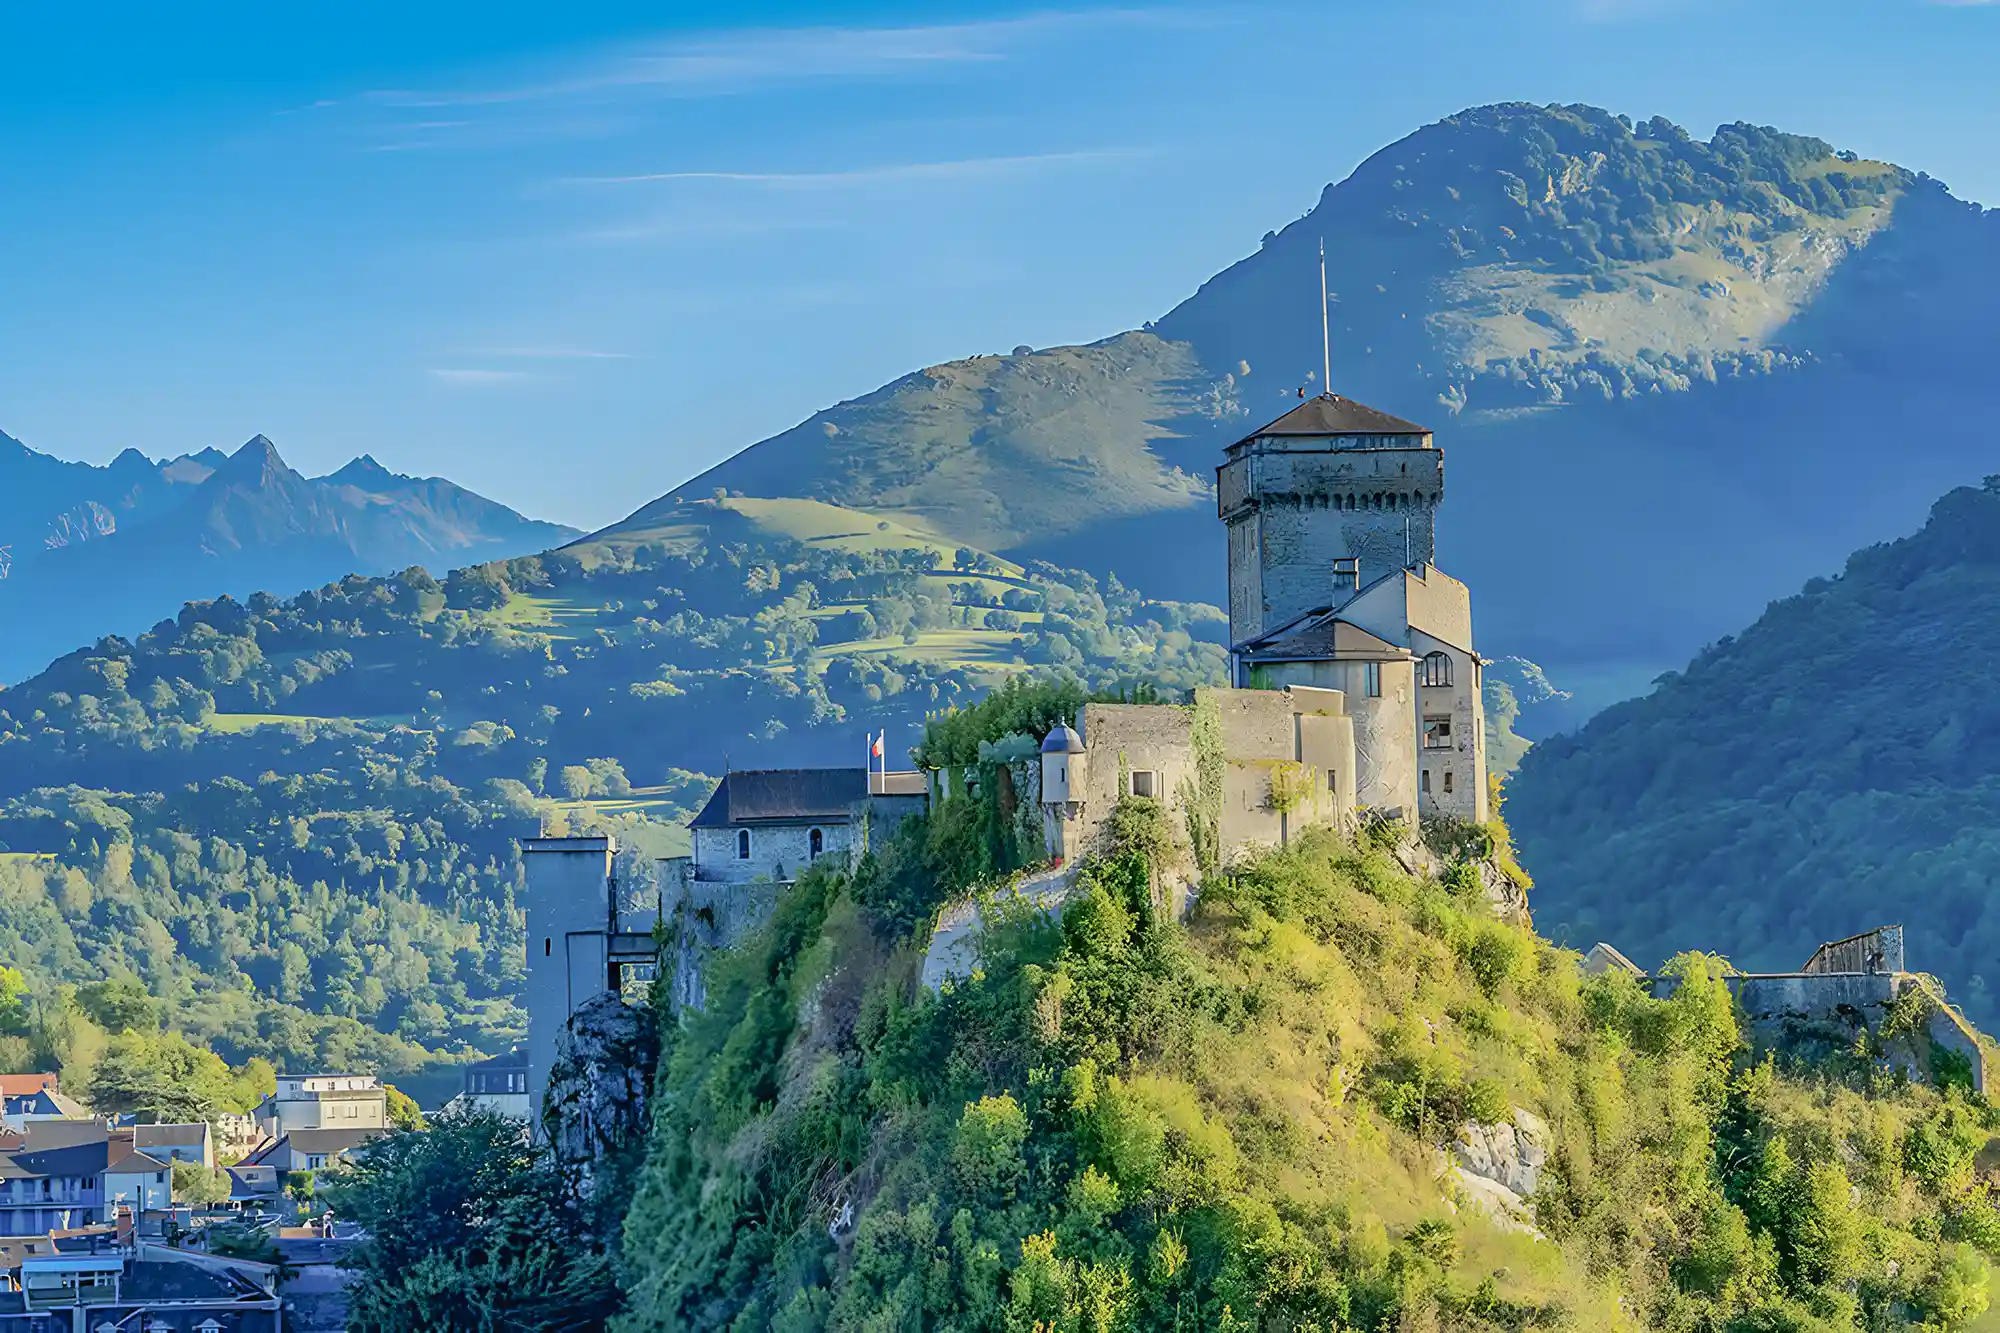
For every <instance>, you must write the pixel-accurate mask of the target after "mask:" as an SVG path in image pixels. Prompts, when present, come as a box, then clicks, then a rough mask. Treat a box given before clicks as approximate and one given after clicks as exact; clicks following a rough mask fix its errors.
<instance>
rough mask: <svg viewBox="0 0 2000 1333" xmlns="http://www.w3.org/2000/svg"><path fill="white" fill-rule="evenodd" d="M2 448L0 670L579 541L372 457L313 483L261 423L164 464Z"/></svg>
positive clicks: (124, 455)
mask: <svg viewBox="0 0 2000 1333" xmlns="http://www.w3.org/2000/svg"><path fill="white" fill-rule="evenodd" d="M6 444H7V446H9V447H8V448H7V449H6V451H5V453H4V454H0V481H6V482H11V483H12V484H11V485H7V486H0V493H5V494H6V496H7V498H6V499H4V500H0V546H7V545H11V546H12V548H13V549H12V560H11V568H10V569H9V570H8V573H7V575H6V577H5V578H4V579H0V623H5V624H7V625H9V627H10V629H12V630H13V632H12V633H10V634H9V635H8V636H7V642H6V644H5V646H4V647H0V680H6V679H19V678H21V677H23V676H25V675H27V674H28V673H30V672H32V671H34V670H36V669H38V668H40V667H41V666H43V665H45V664H46V663H48V662H49V661H50V660H52V659H54V658H55V657H57V656H58V655H60V654H62V653H64V652H66V651H68V650H70V649H72V648H74V647H75V646H76V645H77V644H78V643H80V642H81V643H88V642H91V641H94V640H96V639H97V638H99V637H101V636H102V635H104V634H106V633H136V632H137V631H139V630H141V629H143V628H145V626H147V625H149V624H151V623H152V622H154V621H156V620H158V619H160V618H162V617H164V616H170V615H172V614H174V613H175V612H176V611H178V610H179V609H180V607H181V605H182V604H183V603H184V602H188V601H194V600H202V599H207V598H212V597H215V596H217V595H218V594H222V593H234V594H235V595H237V596H239V597H240V596H247V595H248V594H249V593H251V592H254V591H271V590H274V589H275V590H276V591H279V592H286V593H288V592H293V591H297V590H298V589H300V588H306V587H313V586H317V585H319V584H323V583H326V582H329V581H331V580H334V579H338V578H340V577H342V576H344V575H346V574H350V573H364V574H379V573H389V572H392V571H393V570H396V569H401V568H404V567H406V566H408V565H413V564H421V563H424V562H426V561H430V562H436V561H438V560H439V558H440V557H442V558H444V559H447V560H451V561H453V562H458V561H460V560H463V561H464V562H466V563H478V562H479V561H481V560H491V559H500V558H506V557H510V556H514V555H521V554H527V553H529V552H532V551H538V550H544V549H547V548H548V547H551V546H555V545H560V544H561V543H562V542H564V541H567V540H569V539H570V538H572V537H574V536H575V535H577V534H576V530H575V529H573V528H567V527H564V526H562V525H560V524H554V523H544V522H540V521H538V520H534V519H528V518H525V517H523V516H522V515H520V514H518V513H516V512H515V511H513V510H512V509H509V508H507V507H506V506H505V505H501V504H499V503H497V502H495V501H492V500H488V499H486V498H485V497H483V496H479V495H477V494H475V493H473V492H471V491H468V490H465V489H464V488H463V487H460V486H457V485H456V484H454V483H452V482H450V481H447V480H445V479H443V478H439V477H429V478H416V477H406V476H402V475H399V474H397V473H393V472H390V471H389V470H388V469H386V468H384V467H382V466H381V465H380V464H379V463H377V462H375V461H374V460H373V458H372V457H369V456H368V455H363V456H362V458H358V459H356V460H354V461H353V462H350V463H349V464H347V465H346V466H345V467H343V468H342V469H340V471H339V472H338V473H336V474H334V475H335V476H336V477H340V478H342V480H339V481H337V482H336V481H334V480H333V479H332V478H309V477H306V476H304V475H303V474H301V473H299V472H298V471H297V470H295V469H294V468H292V467H291V465H290V464H288V463H287V462H286V461H285V459H284V456H283V455H282V454H281V453H280V452H279V450H278V447H277V445H276V444H275V443H274V442H273V441H272V440H271V439H270V437H268V436H266V435H264V434H262V433H261V432H260V433H258V434H256V435H253V436H252V437H251V438H250V439H248V440H246V441H245V442H244V443H243V444H241V445H239V446H238V447H237V448H236V449H235V450H234V451H233V452H231V453H229V454H223V453H221V451H219V450H215V449H212V448H211V449H205V450H203V451H201V452H199V453H196V454H189V455H182V456H181V457H179V458H175V459H170V460H166V461H164V462H159V463H155V462H153V461H152V460H150V459H147V458H146V457H145V455H143V454H141V453H139V452H138V451H137V450H136V449H127V450H125V451H123V452H121V453H120V454H119V455H118V457H117V458H116V459H114V460H113V461H112V462H111V463H110V464H109V465H107V466H105V467H102V468H97V467H93V466H92V465H90V464H83V463H65V462H63V461H61V460H58V459H53V458H50V457H49V456H48V455H46V454H40V453H37V452H36V451H34V450H32V449H30V448H28V446H26V445H24V444H21V442H20V441H18V440H13V439H12V438H11V437H7V439H6ZM363 459H366V460H367V463H368V465H369V466H368V467H365V468H364V467H360V466H359V465H360V464H361V462H362V460H363ZM33 522H40V523H44V524H49V525H50V527H49V530H48V532H47V533H46V534H37V533H35V532H34V531H33V529H32V528H30V527H29V526H28V525H29V524H30V523H33ZM9 537H11V538H12V540H11V541H10V540H8V538H9Z"/></svg>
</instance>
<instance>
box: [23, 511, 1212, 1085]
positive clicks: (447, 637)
mask: <svg viewBox="0 0 2000 1333" xmlns="http://www.w3.org/2000/svg"><path fill="white" fill-rule="evenodd" d="M678 508H679V509H680V511H681V514H680V522H679V524H678V525H677V526H676V527H675V529H674V533H673V534H671V538H670V535H669V534H667V533H665V531H664V529H663V530H662V531H658V532H654V533H652V534H651V539H650V540H647V541H644V542H636V543H628V544H624V545H619V544H615V543H610V542H603V543H598V544H596V545H593V546H589V547H578V548H575V549H573V550H570V551H566V552H560V553H555V554H551V555H548V556H543V557H528V558H523V559H517V560H511V561H506V562H501V563H498V564H493V565H484V566H478V567H474V568H471V569H464V570H459V571H457V572H456V573H454V574H452V575H450V576H449V577H447V578H446V579H445V580H444V581H443V582H439V581H438V580H436V579H434V578H432V577H431V576H430V575H429V574H428V573H426V572H425V571H424V570H422V569H421V568H413V569H410V570H406V571H404V572H403V573H402V574H399V575H396V576H394V577H391V578H360V577H351V578H348V579H344V580H342V581H341V582H339V583H336V584H329V585H327V586H325V587H323V588H319V589H315V590H313V591H311V592H307V593H304V594H301V595H299V596H297V597H294V598H291V599H288V600H282V601H281V600H279V599H278V598H275V597H271V596H269V595H265V594H258V595H256V596H252V597H250V598H249V599H248V600H247V601H244V602H237V601H235V600H232V599H229V598H222V599H218V600H216V601H212V602H202V603H194V604H190V605H188V606H187V607H186V608H184V609H183V611H182V613H181V615H180V616H179V617H178V618H177V619H175V620H172V621H166V622H163V623H162V624H161V625H159V626H158V627H156V628H155V629H154V630H152V631H150V632H149V633H147V634H144V635H141V636H139V637H137V638H136V639H131V640H127V639H120V638H107V639H104V640H101V641H100V642H98V643H97V644H95V645H94V646H92V647H90V648H86V649H82V650H79V651H78V652H75V653H72V654H70V655H69V656H67V657H64V658H62V659H60V660H59V661H57V662H55V663H54V664H53V665H51V666H50V667H49V668H48V669H47V670H46V671H44V672H42V673H41V674H40V675H38V676H36V677H35V678H34V679H32V680H30V681H27V682H25V683H24V684H23V685H21V686H20V687H18V688H16V689H12V690H7V691H5V692H4V693H0V959H4V960H5V962H6V963H7V964H8V965H11V966H13V967H15V968H17V969H18V970H19V971H20V972H21V973H23V974H24V976H25V979H26V982H27V984H28V986H29V988H30V993H31V996H32V997H33V1001H34V1006H35V1009H34V1012H35V1013H43V1012H47V1013H59V1012H64V1011H66V1010H65V1006H66V1005H67V1004H68V1003H69V1001H68V1000H66V999H65V998H64V997H65V995H66V992H65V991H64V990H63V988H64V987H65V986H70V987H73V986H76V985H79V984H87V983H91V982H95V981H99V980H103V979H106V978H113V977H117V978H135V979H137V981H139V982H140V983H143V985H144V987H145V988H146V989H147V990H149V991H150V992H151V993H152V994H154V995H155V996H158V997H161V998H163V999H165V1000H167V1001H168V1002H169V1008H168V1010H167V1012H168V1013H170V1014H171V1015H172V1016H173V1021H174V1022H175V1023H176V1024H177V1025H178V1026H179V1027H180V1029H181V1030H183V1031H185V1032H187V1033H188V1034H189V1035H190V1036H193V1037H197V1038H199V1039H201V1040H203V1041H206V1042H209V1043H211V1044H213V1045H215V1046H216V1047H217V1049H219V1050H221V1051H223V1052H224V1053H226V1054H227V1055H229V1056H230V1058H231V1059H232V1060H237V1061H240V1060H242V1059H244V1058H247V1057H249V1056H264V1057H267V1058H269V1059H271V1060H273V1061H274V1063H278V1064H281V1065H292V1066H319V1065H325V1064H328V1063H329V1062H331V1063H333V1064H358V1065H365V1066H370V1067H377V1068H381V1069H384V1070H386V1071H387V1072H390V1073H392V1074H394V1075H396V1076H398V1077H402V1078H408V1077H409V1076H410V1075H413V1074H415V1073H417V1072H419V1071H422V1070H426V1069H433V1070H443V1071H444V1072H443V1074H442V1075H440V1077H441V1078H448V1076H449V1066H450V1065H451V1064H452V1063H453V1062H455V1061H459V1060H463V1059H466V1058H469V1057H471V1056H472V1055H474V1054H477V1053H491V1052H494V1051H496V1050H504V1049H505V1048H506V1046H507V1045H508V1044H509V1043H510V1042H512V1041H516V1040H519V1039H520V1037H521V1035H522V1029H523V1019H522V1014H521V1011H520V1008H519V1005H518V991H519V986H520V981H521V968H522V965H523V963H522V958H523V954H522V948H523V946H522V944H521V936H520V932H521V912H520V907H519V905H518V903H517V901H516V897H515V895H516V893H517V891H518V888H519V885H520V863H519V858H518V855H517V853H516V839H518V838H519V837H521V836H523V835H527V834H532V833H534V832H536V831H537V830H538V829H542V828H598V829H606V830H609V831H613V832H616V833H617V834H618V835H619V837H620V840H621V842H622V843H623V844H625V845H626V846H627V847H629V848H631V849H632V850H633V852H634V853H635V855H636V856H637V868H638V872H639V873H645V871H646V870H647V869H648V868H649V867H650V864H651V858H653V857H657V856H664V855H669V854H672V853H674V852H677V851H680V850H682V849H683V846H684V834H683V833H682V831H681V829H680V825H681V824H682V823H683V822H684V821H685V819H686V818H687V817H688V815H689V814H690V813H691V811H692V810H693V809H694V808H696V807H698V806H699V804H700V802H701V801H702V800H703V799H705V797H706V795H707V792H708V785H709V783H710V782H711V781H712V779H710V778H706V777H703V776H702V774H703V773H709V774H714V773H720V772H721V771H722V770H723V768H724V766H725V765H727V764H732V763H733V764H734V765H736V766H738V767H753V766H756V765H758V764H760V763H761V764H766V765H794V764H808V763H856V762H858V759H859V755H860V753H861V747H862V743H863V736H864V735H865V734H866V733H867V732H870V731H874V730H887V731H888V733H889V741H890V745H891V747H892V752H893V750H895V749H896V748H900V747H907V746H908V744H909V743H910V742H911V741H912V740H914V739H915V736H916V729H917V728H918V727H920V726H921V724H922V722H923V719H924V718H925V717H926V716H927V715H928V714H930V713H932V712H934V711H936V710H939V709H942V708H946V707H949V706H951V705H953V704H954V703H958V702H963V701H969V700H970V699H972V698H974V697H976V696H978V695H979V694H980V693H982V692H983V691H984V690H985V689H986V688H988V687H989V686H991V685H993V684H995V683H998V682H1001V681H1004V680H1008V679H1011V678H1014V677H1017V676H1022V675H1026V674H1030V673H1035V672H1042V673H1062V674H1067V675H1070V676H1074V677H1076V678H1077V679H1078V680H1080V681H1083V682H1087V683H1088V684H1090V685H1091V686H1093V687H1097V688H1107V689H1116V688H1118V687H1119V686H1120V685H1121V684H1123V683H1127V682H1130V681H1132V680H1135V679H1139V678H1144V679H1148V680H1160V681H1163V682H1165V683H1166V685H1167V687H1168V688H1174V689H1184V688H1188V687H1191V686H1193V685H1196V684H1206V683H1211V682H1214V681H1216V680H1217V679H1219V677H1220V675H1221V671H1222V662H1223V654H1222V650H1221V649H1220V648H1219V647H1218V646H1217V645H1216V643H1215V642H1214V640H1215V639H1216V638H1218V637H1219V635H1220V626H1221V623H1222V615H1221V612H1219V611H1218V610H1216V609H1215V608H1214V607H1209V606H1198V605H1189V604H1182V603H1165V602H1152V601H1147V600H1145V599H1144V598H1141V597H1140V596H1138V595H1137V594H1136V593H1134V592H1132V591H1131V590H1129V589H1127V588H1125V587H1123V586H1122V585H1120V584H1117V583H1116V582H1107V583H1103V584H1100V583H1098V582H1097V581H1096V580H1094V579H1092V578H1090V577H1089V576H1088V575H1085V574H1081V573H1077V572H1074V571H1064V570H1058V569H1055V568H1053V567H1050V566H1046V565H1037V566H1033V567H1029V568H1023V567H1022V566H1020V565H1016V564H1014V563H1012V562H1009V561H1006V560H1002V559H999V558H996V557H994V556H991V555H989V554H987V553H986V552H983V551H978V550H974V549H971V548H965V547H951V546H946V545H943V544H941V543H939V542H938V541H937V540H936V539H935V538H932V537H930V536H927V535H926V534H925V533H924V532H923V531H921V530H919V529H917V528H913V527H911V526H909V525H906V524H901V523H896V522H892V521H889V520H881V519H876V518H875V517H874V516H872V515H865V514H859V513H855V512H851V511H844V510H840V509H837V508H834V507H832V506H828V505H824V504H814V503H806V502H799V501H793V500H780V501H770V502H766V501H756V500H729V501H724V502H717V501H709V502H703V503H694V504H688V505H685V506H679V507H678ZM36 1021H38V1020H36V1019H34V1018H33V1016H32V1015H29V1016H27V1017H24V1018H23V1019H22V1020H21V1022H22V1023H24V1024H25V1025H26V1026H25V1027H23V1028H22V1030H21V1031H20V1032H18V1033H15V1032H11V1031H10V1029H9V1028H8V1026H7V1024H6V1022H4V1021H0V1063H21V1062H23V1061H26V1060H28V1059H29V1058H30V1057H29V1050H28V1048H27V1047H23V1046H19V1045H12V1046H10V1045H8V1044H7V1042H8V1041H9V1038H10V1036H19V1037H21V1038H22V1039H23V1040H27V1039H28V1038H30V1037H32V1036H33V1031H34V1028H35V1023H36ZM34 1049H35V1050H37V1051H39V1052H41V1053H42V1054H43V1055H44V1056H46V1057H48V1058H55V1059H58V1060H59V1061H62V1060H66V1057H64V1056H63V1055H62V1052H61V1051H60V1050H58V1049H57V1047H56V1046H55V1045H54V1044H52V1043H51V1042H49V1041H41V1043H40V1045H39V1046H36V1047H34ZM73 1072H75V1073H76V1074H77V1077H78V1078H81V1077H82V1075H81V1072H80V1067H79V1070H78V1071H73ZM426 1089H427V1090H435V1089H434V1088H433V1087H431V1086H430V1085H426Z"/></svg>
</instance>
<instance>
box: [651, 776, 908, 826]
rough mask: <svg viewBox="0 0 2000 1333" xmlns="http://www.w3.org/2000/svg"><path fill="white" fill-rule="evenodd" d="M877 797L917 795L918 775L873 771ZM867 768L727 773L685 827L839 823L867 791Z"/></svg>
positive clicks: (864, 797)
mask: <svg viewBox="0 0 2000 1333" xmlns="http://www.w3.org/2000/svg"><path fill="white" fill-rule="evenodd" d="M875 786H876V788H877V790H876V792H875V793H874V794H875V795H877V796H921V795H923V794H924V789H925V788H924V775H923V774H921V773H888V774H877V775H876V778H875ZM868 787H869V782H868V770H867V769H865V768H759V769H746V770H742V771H739V772H735V773H730V774H728V775H726V776H725V777H724V778H723V779H722V781H721V782H720V783H718V784H717V786H716V788H715V794H714V795H712V796H710V797H709V798H708V804H707V805H704V806H703V807H702V808H701V813H700V814H698V815H696V816H695V817H694V820H693V822H692V823H690V824H689V825H688V827H689V828H734V827H739V826H742V825H745V824H802V823H814V824H843V823H846V822H847V820H848V818H849V817H850V814H851V812H852V811H853V808H854V807H855V806H856V805H857V804H859V803H860V802H861V801H863V800H865V799H867V797H868V795H869V790H868Z"/></svg>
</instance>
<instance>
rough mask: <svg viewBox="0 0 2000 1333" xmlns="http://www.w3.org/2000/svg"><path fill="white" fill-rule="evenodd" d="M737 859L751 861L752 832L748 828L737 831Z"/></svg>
mask: <svg viewBox="0 0 2000 1333" xmlns="http://www.w3.org/2000/svg"><path fill="white" fill-rule="evenodd" d="M736 859H737V860H739V861H748V860H749V859H750V830H749V829H747V828H741V829H737V830H736Z"/></svg>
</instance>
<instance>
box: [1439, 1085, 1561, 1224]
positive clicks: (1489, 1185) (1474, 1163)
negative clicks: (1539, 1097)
mask: <svg viewBox="0 0 2000 1333" xmlns="http://www.w3.org/2000/svg"><path fill="white" fill-rule="evenodd" d="M1548 1145H1549V1127H1548V1126H1547V1125H1545V1124H1543V1123H1542V1122H1541V1120H1540V1119H1538V1118H1537V1117H1536V1116H1534V1115H1533V1114H1531V1113H1530V1112H1527V1111H1523V1110H1521V1109H1519V1108H1518V1107H1517V1108H1516V1109H1515V1111H1514V1118H1513V1119H1512V1120H1503V1121H1500V1122H1499V1123H1497V1124H1492V1125H1481V1124H1474V1123H1467V1124H1465V1125H1463V1126H1461V1127H1460V1128H1459V1131H1458V1140H1457V1141H1456V1142H1455V1143H1453V1144H1452V1145H1451V1156H1450V1162H1449V1165H1448V1166H1447V1168H1446V1170H1445V1174H1446V1175H1447V1176H1449V1177H1450V1178H1451V1179H1452V1181H1453V1182H1454V1183H1455V1184H1456V1185H1457V1186H1458V1188H1459V1191H1460V1193H1461V1194H1462V1195H1463V1196H1464V1197H1465V1199H1466V1201H1467V1202H1468V1203H1469V1204H1470V1205H1471V1206H1472V1207H1475V1208H1477V1209H1479V1210H1480V1211H1481V1212H1483V1213H1485V1214H1486V1215H1487V1216H1489V1217H1491V1218H1492V1219H1493V1220H1494V1221H1496V1222H1498V1223H1500V1224H1501V1225H1502V1226H1505V1227H1508V1228H1511V1229H1514V1230H1519V1231H1525V1232H1528V1233H1530V1234H1532V1235H1540V1234H1541V1233H1540V1232H1539V1231H1537V1230H1536V1229H1535V1226H1534V1223H1533V1220H1532V1219H1533V1217H1534V1211H1533V1209H1532V1208H1531V1207H1530V1206H1529V1202H1528V1201H1529V1200H1530V1199H1531V1198H1533V1197H1534V1193H1535V1190H1536V1189H1537V1188H1539V1187H1540V1185H1541V1183H1542V1169H1543V1167H1545V1166H1546V1165H1547V1164H1548V1160H1549V1150H1548Z"/></svg>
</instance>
